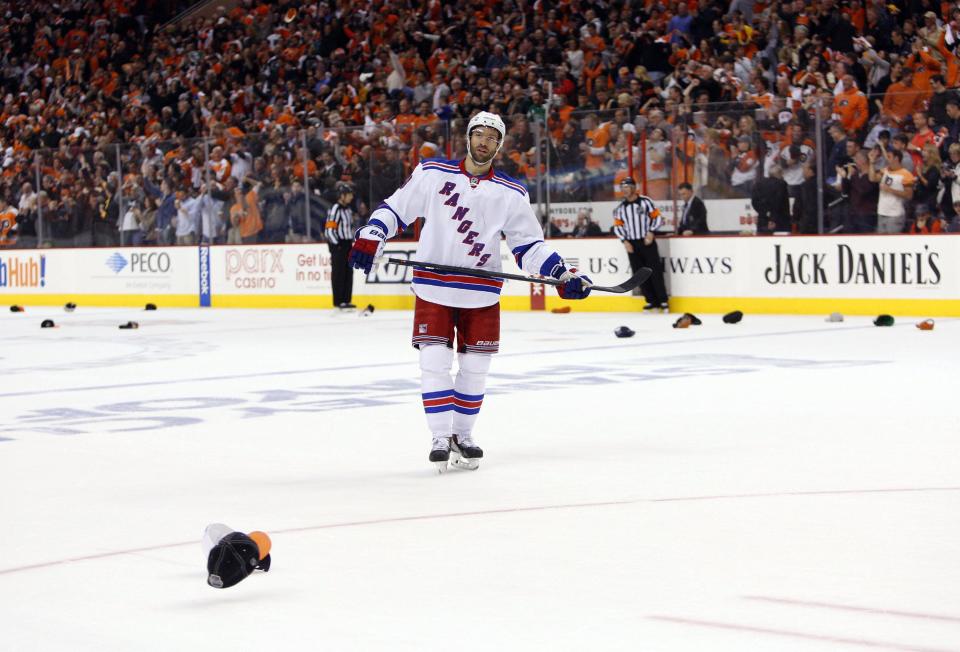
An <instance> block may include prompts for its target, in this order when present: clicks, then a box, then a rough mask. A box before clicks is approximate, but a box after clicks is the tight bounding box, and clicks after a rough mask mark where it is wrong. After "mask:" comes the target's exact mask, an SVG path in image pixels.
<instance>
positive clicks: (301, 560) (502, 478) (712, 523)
mask: <svg viewBox="0 0 960 652" xmlns="http://www.w3.org/2000/svg"><path fill="white" fill-rule="evenodd" d="M45 317H51V318H53V319H54V320H56V321H57V322H58V324H59V325H60V328H57V329H46V330H41V329H40V327H39V324H40V321H41V320H42V319H43V318H45ZM702 317H703V319H704V323H703V325H702V326H698V327H692V328H690V329H687V330H674V329H672V328H670V324H671V322H672V321H673V320H674V319H675V318H676V315H641V314H609V313H606V314H602V313H601V314H586V313H578V312H577V311H576V307H575V306H574V312H573V313H571V314H567V315H558V314H551V313H504V315H503V333H502V349H501V351H502V352H501V353H500V354H498V355H497V356H496V357H495V359H494V361H493V369H492V376H491V378H490V382H489V385H488V390H487V397H486V400H485V402H484V405H483V410H482V412H481V414H480V420H479V422H478V426H477V430H476V431H475V433H474V435H475V437H476V438H477V440H478V441H479V443H480V444H481V445H482V446H483V447H484V448H485V450H486V457H485V459H484V461H483V464H482V465H481V467H480V469H479V470H478V471H476V472H469V471H458V472H450V473H448V474H446V475H443V476H438V475H436V474H435V473H434V471H433V469H432V467H431V465H430V464H429V463H428V461H427V453H428V449H429V445H430V436H429V433H428V432H427V431H426V427H425V420H424V417H423V413H422V407H421V405H420V398H419V389H418V385H417V382H416V379H417V374H418V370H417V365H416V360H417V358H416V355H415V353H414V351H413V349H411V348H410V346H409V336H410V332H411V330H412V326H411V314H410V313H409V312H388V311H378V312H376V313H374V314H373V315H372V316H370V317H367V318H363V317H360V316H357V315H334V314H332V313H330V312H329V311H243V310H172V309H168V310H159V311H157V312H149V313H148V312H140V311H134V310H123V309H117V310H107V309H100V310H97V309H85V308H84V307H83V306H81V307H80V308H79V309H78V310H77V311H76V312H75V313H72V314H65V313H64V312H63V311H61V310H55V309H53V308H32V307H28V308H27V312H26V313H23V314H10V313H4V314H3V315H0V321H2V328H3V333H4V346H3V348H2V350H0V370H2V374H3V375H2V378H3V380H4V382H3V385H2V390H0V414H2V415H3V416H2V417H0V437H3V438H5V440H4V441H0V532H2V534H3V546H2V548H0V550H2V554H0V650H3V651H4V652H7V651H12V650H16V651H21V650H38V651H44V652H47V651H51V650H54V651H59V650H70V651H82V650H97V651H112V650H122V651H127V650H207V651H210V650H233V651H236V650H337V651H339V650H389V651H395V650H417V651H423V650H577V651H580V650H643V651H674V650H676V651H681V650H682V651H707V650H709V651H711V652H713V651H720V650H731V651H737V652H742V651H748V650H749V651H752V650H777V651H779V650H791V651H792V650H812V651H816V650H862V649H879V650H916V651H928V652H932V651H946V650H960V428H958V420H957V412H958V403H957V402H955V401H957V392H958V387H960V385H958V384H957V382H956V380H955V377H956V373H957V370H958V368H960V364H958V363H960V346H957V342H958V336H960V322H958V321H956V320H949V319H939V320H937V324H936V328H935V330H933V331H926V332H924V331H920V330H918V329H916V328H915V327H914V321H916V320H913V319H898V320H897V324H896V325H895V326H894V327H892V328H876V327H874V326H873V325H872V324H871V323H870V319H868V318H865V317H848V319H847V321H846V322H844V323H840V324H833V323H825V322H824V320H823V319H822V318H818V317H773V316H766V317H764V316H753V315H747V316H746V318H745V319H744V321H743V322H742V323H740V324H738V325H726V324H723V323H722V322H721V321H720V319H719V317H718V316H716V315H702ZM129 319H134V320H136V321H139V322H140V326H141V327H140V329H139V330H119V329H118V328H117V325H118V324H120V323H123V322H125V321H127V320H129ZM621 324H623V325H628V326H630V327H632V328H633V329H634V330H636V331H637V334H636V336H635V337H633V338H632V339H616V338H615V337H614V336H613V331H614V329H615V328H616V327H617V326H619V325H621ZM211 522H224V523H228V524H230V525H231V526H233V527H235V528H237V529H240V530H244V531H250V530H255V529H259V530H263V531H266V532H268V533H269V534H270V535H271V536H272V539H273V554H272V558H273V568H272V569H271V570H270V572H269V573H259V572H258V573H256V574H254V575H253V576H251V577H249V578H247V579H246V580H244V581H243V582H241V583H240V584H238V585H237V586H234V587H232V588H229V589H224V590H217V589H214V588H211V587H209V586H207V585H206V583H205V579H206V569H205V559H204V558H203V554H202V550H201V545H200V536H201V533H202V531H203V529H204V527H205V526H206V525H207V524H208V523H211Z"/></svg>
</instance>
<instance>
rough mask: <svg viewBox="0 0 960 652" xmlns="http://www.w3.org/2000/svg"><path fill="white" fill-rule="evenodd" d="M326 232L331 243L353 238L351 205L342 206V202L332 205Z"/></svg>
mask: <svg viewBox="0 0 960 652" xmlns="http://www.w3.org/2000/svg"><path fill="white" fill-rule="evenodd" d="M324 233H325V234H326V236H327V242H329V243H330V244H339V243H341V242H349V241H350V240H353V210H351V208H350V207H349V206H342V205H341V204H340V202H337V203H335V204H334V205H333V206H331V207H330V212H329V213H327V223H326V228H325V229H324Z"/></svg>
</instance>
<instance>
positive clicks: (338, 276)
mask: <svg viewBox="0 0 960 652" xmlns="http://www.w3.org/2000/svg"><path fill="white" fill-rule="evenodd" d="M352 203H353V188H352V187H350V186H349V185H348V184H346V183H340V184H338V185H337V202H336V203H335V204H334V205H333V206H331V207H330V212H329V213H328V214H327V223H326V229H325V230H324V233H325V234H326V236H327V245H328V246H329V247H330V269H331V272H330V276H331V282H332V284H333V305H334V306H336V307H337V308H339V309H340V310H353V309H356V306H355V305H353V304H352V303H351V300H352V299H353V268H351V267H350V265H348V264H347V256H348V255H349V254H350V247H352V246H353V209H352V208H350V205H351V204H352Z"/></svg>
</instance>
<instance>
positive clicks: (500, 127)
mask: <svg viewBox="0 0 960 652" xmlns="http://www.w3.org/2000/svg"><path fill="white" fill-rule="evenodd" d="M475 127H490V128H491V129H496V130H497V132H498V133H499V134H500V143H499V144H498V145H497V149H496V150H494V152H493V156H494V157H496V155H497V153H498V152H499V151H500V148H501V147H503V139H504V137H505V136H506V135H507V127H506V126H505V125H504V124H503V120H502V119H501V118H500V116H498V115H497V114H496V113H490V112H489V111H481V112H480V113H478V114H477V115H475V116H473V117H472V118H470V122H469V123H467V156H469V157H470V160H471V161H473V162H474V163H476V164H477V165H479V163H477V160H476V159H475V158H473V152H471V151H470V134H471V133H472V132H473V130H474V128H475Z"/></svg>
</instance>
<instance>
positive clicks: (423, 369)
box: [420, 344, 454, 437]
mask: <svg viewBox="0 0 960 652" xmlns="http://www.w3.org/2000/svg"><path fill="white" fill-rule="evenodd" d="M452 366H453V349H451V348H449V347H447V346H446V345H443V344H427V345H420V391H421V395H422V397H423V411H424V412H425V413H426V414H427V426H428V427H429V428H430V432H431V433H433V436H434V437H449V436H450V435H451V434H453V425H452V416H453V405H454V404H453V379H452V378H451V376H450V369H451V367H452Z"/></svg>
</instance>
